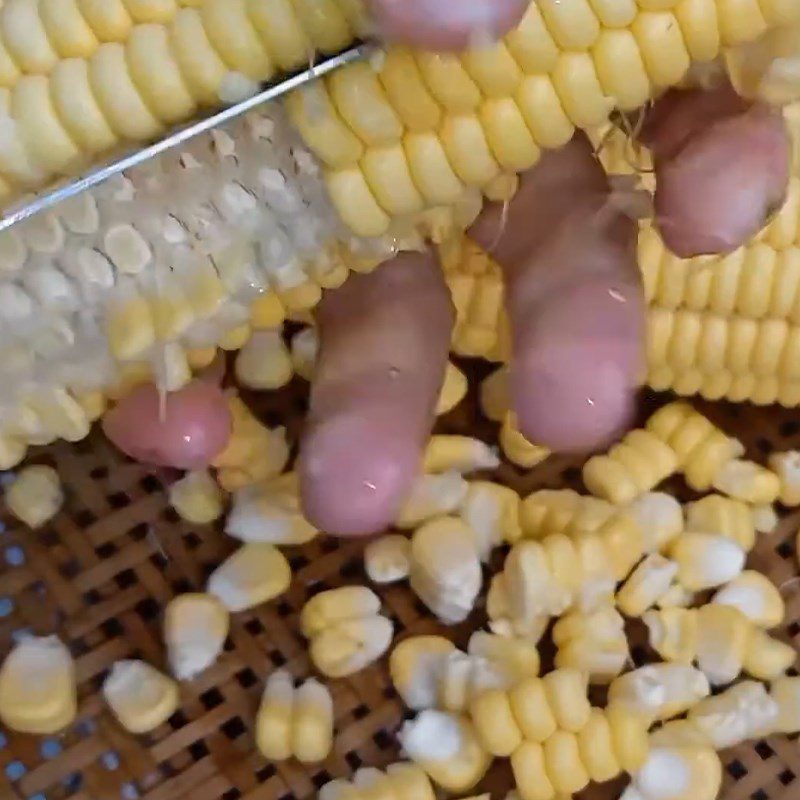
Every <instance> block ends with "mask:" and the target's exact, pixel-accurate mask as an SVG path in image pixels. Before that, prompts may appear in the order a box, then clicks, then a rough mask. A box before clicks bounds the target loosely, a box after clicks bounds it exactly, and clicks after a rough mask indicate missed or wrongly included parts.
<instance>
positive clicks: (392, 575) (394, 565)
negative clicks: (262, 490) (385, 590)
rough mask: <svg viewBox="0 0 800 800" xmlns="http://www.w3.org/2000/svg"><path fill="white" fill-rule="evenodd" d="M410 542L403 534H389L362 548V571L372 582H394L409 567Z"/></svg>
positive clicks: (403, 575) (405, 574)
mask: <svg viewBox="0 0 800 800" xmlns="http://www.w3.org/2000/svg"><path fill="white" fill-rule="evenodd" d="M410 561H411V543H410V542H409V540H408V539H407V538H406V537H405V536H401V535H399V534H394V535H392V534H389V535H386V536H381V537H380V538H379V539H375V540H374V541H372V542H370V543H369V544H368V545H367V546H366V547H365V548H364V571H365V572H366V573H367V577H368V578H369V579H370V580H371V581H372V582H373V583H396V582H397V581H402V580H404V579H405V578H407V577H408V573H409V571H410V569H411V563H410Z"/></svg>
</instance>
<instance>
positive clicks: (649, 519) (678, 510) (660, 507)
mask: <svg viewBox="0 0 800 800" xmlns="http://www.w3.org/2000/svg"><path fill="white" fill-rule="evenodd" d="M626 510H627V512H628V515H629V516H630V517H631V518H632V519H633V520H634V522H635V523H636V524H637V525H638V526H639V528H640V529H641V531H642V534H643V536H644V549H645V552H646V553H655V552H657V551H661V550H663V549H664V548H665V547H667V546H668V545H669V543H670V542H672V541H673V540H674V539H675V538H676V537H677V536H678V535H679V534H680V533H681V532H682V531H683V529H684V519H683V507H682V506H681V504H680V503H679V502H678V501H677V500H676V499H675V498H674V497H672V496H671V495H668V494H665V493H664V492H645V494H643V495H641V496H640V497H637V498H636V500H634V501H633V503H631V504H630V505H629V506H628V507H627V509H626ZM708 530H716V529H715V528H709V529H708Z"/></svg>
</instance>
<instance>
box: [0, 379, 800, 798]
mask: <svg viewBox="0 0 800 800" xmlns="http://www.w3.org/2000/svg"><path fill="white" fill-rule="evenodd" d="M653 402H654V401H653V400H652V399H648V400H646V401H643V412H644V410H645V409H648V410H649V409H650V407H651V406H652V403H653ZM256 410H257V411H258V412H259V414H260V416H261V417H262V419H264V420H265V421H267V422H269V423H271V424H274V423H276V422H278V421H280V422H281V423H282V424H288V427H289V429H290V435H291V437H292V438H293V440H296V435H297V432H298V427H299V422H300V420H301V419H302V415H303V413H304V411H305V388H304V386H302V385H300V384H299V382H298V383H296V384H293V385H292V387H290V388H289V390H288V391H285V392H282V393H280V394H276V395H271V394H270V395H261V396H260V397H259V398H258V400H257V409H256ZM703 410H704V412H706V413H708V414H709V416H712V417H713V418H714V419H715V421H717V422H718V423H719V424H720V425H722V426H723V427H724V429H725V430H727V431H728V432H730V433H732V434H735V435H736V436H739V437H740V438H741V439H742V440H743V441H744V442H745V443H746V445H747V446H748V449H749V451H750V452H749V455H750V456H751V457H754V458H757V459H760V458H763V456H764V455H765V454H766V453H767V452H769V451H770V449H773V448H774V449H787V448H790V447H800V418H798V416H797V413H796V412H790V411H785V410H775V409H755V408H750V407H746V406H738V407H733V406H714V407H703ZM476 427H477V428H479V429H480V432H481V434H485V436H486V438H487V441H490V440H493V439H494V436H495V431H494V430H493V429H491V428H489V427H488V426H487V423H485V422H484V421H479V420H478V417H477V413H476V410H475V402H474V397H470V398H468V400H467V401H465V402H464V403H462V405H461V406H460V407H459V409H457V411H456V412H454V413H453V414H451V415H450V416H448V417H447V418H445V419H444V420H442V421H441V423H440V428H441V430H442V432H449V433H450V432H451V433H470V434H472V435H475V431H476ZM34 460H37V461H41V462H46V463H51V464H53V465H54V466H56V468H57V469H58V472H59V474H60V475H61V477H62V480H63V482H64V487H65V490H66V493H67V502H66V503H65V507H64V509H63V510H62V512H61V513H60V514H59V515H58V516H57V517H56V518H55V519H54V520H53V521H52V522H51V523H50V524H49V525H47V526H46V527H45V528H44V529H43V530H42V531H41V532H38V533H35V534H34V533H31V532H30V531H28V530H24V529H22V528H21V527H20V526H19V525H18V524H16V523H14V521H13V520H11V519H10V518H8V517H6V518H5V524H6V529H5V531H4V532H2V533H0V655H2V654H4V653H5V652H7V650H8V648H9V647H10V646H11V643H12V641H13V638H14V636H15V635H18V634H19V632H20V631H25V630H29V631H32V632H35V633H37V634H40V635H43V634H49V633H57V634H58V635H59V636H61V638H62V639H63V640H64V641H65V642H66V643H68V644H69V646H70V648H71V650H72V653H73V655H74V656H75V657H76V660H77V669H78V679H79V683H80V709H79V716H78V721H77V722H76V723H75V724H74V725H73V726H72V727H71V728H70V729H69V730H68V731H66V732H65V733H64V734H62V735H61V736H60V737H54V738H49V739H41V738H39V737H30V736H19V735H15V734H11V733H10V732H8V731H0V800H29V799H30V798H33V799H34V800H61V798H72V799H73V800H116V799H117V798H121V799H126V800H127V799H130V800H133V799H134V798H137V797H140V798H146V800H180V799H181V798H191V800H238V799H239V798H242V799H243V800H312V798H315V797H316V792H317V790H318V788H319V787H320V786H321V785H322V784H324V783H325V782H326V781H328V780H329V779H330V778H332V777H338V776H342V777H346V776H348V775H350V774H351V773H352V772H353V771H354V770H355V769H357V768H358V767H359V766H361V765H369V766H381V765H384V764H387V763H390V762H391V761H394V760H396V759H397V756H398V753H397V750H396V745H395V737H394V733H395V731H396V729H397V727H398V726H399V724H400V722H401V721H402V718H403V713H404V709H403V707H402V704H401V703H400V701H399V699H398V698H397V696H396V695H395V693H394V691H393V689H392V687H391V683H390V681H389V677H388V673H387V669H386V663H385V659H383V660H382V661H381V663H379V664H378V665H376V666H373V667H371V668H370V669H368V670H365V671H363V672H361V673H358V674H357V675H354V676H352V677H351V678H350V679H348V680H339V681H332V682H329V683H330V685H331V688H332V690H333V694H334V703H335V708H336V729H337V735H336V743H335V752H334V754H333V755H332V756H331V758H330V759H329V760H328V761H327V762H326V763H324V764H322V765H319V766H318V767H316V768H311V769H307V768H303V767H301V766H300V765H298V764H297V763H296V762H292V761H289V762H285V763H281V764H271V763H268V762H266V761H265V760H264V759H263V758H261V757H260V756H259V755H258V754H257V753H256V751H255V746H254V743H253V735H252V726H253V720H254V716H255V712H256V709H257V706H258V701H259V698H260V694H261V691H262V688H263V681H264V679H265V677H266V675H267V674H268V673H269V672H270V671H271V670H272V669H274V668H276V667H279V666H286V667H288V668H289V669H290V670H291V671H292V672H293V674H294V675H295V676H296V677H303V676H306V675H309V674H311V666H310V664H309V662H308V658H307V654H306V643H305V641H304V640H303V638H302V636H301V635H300V633H299V630H298V614H299V611H300V609H301V608H302V606H303V604H304V603H305V601H306V600H307V599H308V597H309V596H310V595H312V594H314V593H316V592H318V591H321V590H323V589H328V588H332V587H334V586H339V585H342V584H352V583H366V576H365V575H364V573H363V568H362V558H361V550H362V547H363V544H362V543H360V542H337V541H335V540H332V539H328V538H325V537H319V538H318V539H317V540H315V541H314V542H312V543H310V544H309V545H307V546H304V547H302V548H293V549H291V551H290V552H288V553H287V554H288V555H289V558H290V562H291V565H292V569H293V572H294V580H293V583H292V586H291V588H290V590H289V591H288V593H287V594H286V595H284V596H282V597H281V598H279V599H278V600H277V601H274V602H272V603H268V604H266V605H264V606H262V607H259V608H257V609H255V610H253V611H249V612H246V613H243V614H239V615H236V616H235V617H234V620H233V622H232V627H231V634H230V637H229V641H228V643H227V645H226V650H225V652H224V654H223V656H222V657H221V658H220V660H219V661H218V662H217V664H215V665H214V666H213V667H212V668H211V669H209V670H208V671H207V672H205V673H204V674H202V675H201V676H200V677H199V678H198V679H196V680H195V681H193V682H191V683H186V684H183V685H182V688H181V691H182V695H181V696H182V705H181V710H180V711H179V712H178V713H177V714H176V715H175V716H173V717H172V718H171V719H170V720H169V722H168V723H167V724H165V725H163V726H162V727H161V728H159V729H158V730H156V731H155V732H154V733H153V734H151V735H148V736H143V737H133V736H131V735H129V734H128V733H126V732H125V731H123V730H122V729H121V728H120V727H119V725H118V724H117V723H116V721H115V720H114V718H113V717H112V716H111V714H110V712H109V711H108V710H107V709H106V708H105V706H104V703H103V701H102V697H101V695H100V691H99V690H100V686H101V683H102V679H103V677H104V675H105V672H106V670H107V669H108V668H109V667H110V666H111V664H112V663H113V662H114V661H115V660H118V659H121V658H131V657H140V658H144V659H145V660H147V661H149V662H150V663H152V664H154V665H156V666H157V667H159V668H165V659H164V648H163V645H162V637H161V612H162V609H163V608H164V606H165V605H166V604H167V602H168V601H169V600H170V598H172V597H173V596H174V595H176V594H178V593H181V592H185V591H190V590H197V589H201V588H202V587H203V586H204V582H205V579H206V577H207V576H208V574H209V573H210V572H211V570H212V569H213V568H214V567H215V566H216V565H217V564H218V563H219V562H220V561H221V560H222V558H223V557H224V556H225V555H226V554H228V553H229V552H230V551H231V550H232V549H233V548H234V542H233V541H231V540H229V539H227V537H225V536H224V535H223V534H222V533H221V530H220V528H219V526H216V527H215V528H213V529H212V528H211V527H198V526H192V525H189V524H187V523H185V522H183V521H182V520H180V519H178V518H177V516H176V515H175V513H174V512H173V511H172V510H171V509H170V508H169V506H168V503H167V498H166V492H165V487H166V486H168V484H169V482H170V481H171V480H172V479H173V478H174V477H176V476H174V475H172V474H169V473H166V472H160V471H152V470H148V469H147V468H144V467H142V466H139V465H137V464H133V463H131V462H128V461H126V460H125V459H124V458H122V457H120V456H119V455H118V454H117V453H116V452H115V451H114V450H113V449H112V448H111V446H110V445H109V444H108V443H107V442H106V441H105V440H104V439H103V437H102V436H101V435H100V434H98V433H94V434H93V435H92V436H91V437H90V438H89V439H87V440H86V441H84V442H81V443H79V444H78V445H66V444H58V445H55V446H53V447H50V448H46V449H43V450H42V451H40V452H39V453H37V454H36V455H35V457H34ZM577 463H578V462H576V461H574V460H570V459H568V458H560V457H553V458H551V459H549V460H548V461H547V462H546V463H545V464H543V465H542V466H541V467H539V468H538V469H536V470H534V471H532V472H527V473H524V472H521V471H517V470H515V469H513V468H512V467H510V466H508V465H505V464H504V465H503V466H502V467H501V468H500V470H498V475H497V476H496V477H497V478H498V479H499V480H501V481H503V482H504V483H506V484H508V485H510V486H512V487H513V488H515V489H517V490H518V491H519V492H520V493H523V494H525V493H527V492H529V491H531V490H533V489H535V488H545V487H549V488H561V487H572V488H580V472H579V470H578V469H577V468H576V464H577ZM673 488H675V490H676V491H678V492H680V489H679V488H678V487H677V484H676V487H673ZM798 524H800V513H796V514H792V515H789V516H787V517H785V519H784V520H783V522H782V524H781V527H780V529H779V531H778V532H776V533H773V534H771V535H764V536H761V538H760V541H759V544H758V546H757V548H756V550H755V552H754V554H753V555H752V556H751V562H750V563H751V564H753V565H754V566H755V568H757V569H759V570H762V571H764V572H765V573H766V574H767V575H768V576H769V577H770V578H771V579H772V580H773V581H774V582H775V583H776V584H777V585H779V586H780V585H784V584H786V585H785V587H784V593H785V596H786V600H787V619H786V622H785V624H784V626H783V628H782V629H781V631H780V634H781V635H783V636H785V637H788V639H791V640H792V641H793V642H794V643H795V645H797V646H800V580H797V581H793V579H794V578H795V577H796V575H797V566H796V560H795V552H794V545H793V540H794V535H795V532H796V530H797V527H798ZM787 582H789V583H787ZM380 594H381V596H382V598H383V600H384V603H385V607H386V609H387V613H388V614H389V615H390V616H391V618H392V619H393V621H394V623H395V628H396V635H397V636H403V635H407V634H414V633H423V632H434V631H436V630H437V628H438V625H437V623H436V622H435V620H434V619H433V618H432V617H431V615H430V614H429V612H427V611H426V610H425V609H424V608H423V607H422V606H421V605H420V603H419V602H418V601H417V600H416V598H415V597H414V596H413V595H412V594H411V592H410V591H409V590H408V588H407V587H406V586H405V585H404V584H399V585H396V586H392V587H387V588H382V589H381V590H380ZM480 613H481V612H480V610H479V611H477V612H476V614H475V619H473V620H471V621H470V623H469V624H468V625H466V626H464V627H462V628H456V629H454V630H450V631H449V632H448V635H451V636H452V637H453V638H454V639H455V640H456V641H457V643H460V644H464V643H465V641H466V638H467V636H468V632H469V630H471V629H472V628H474V627H475V626H476V625H478V624H481V619H480ZM634 657H635V659H636V660H637V661H638V660H639V659H640V658H643V659H646V658H648V655H647V653H644V652H640V651H639V650H638V649H635V650H634ZM650 658H651V660H652V655H651V656H650ZM724 763H725V766H726V784H725V788H724V790H723V793H722V797H723V798H724V800H789V798H792V797H797V796H798V795H800V748H799V747H798V744H797V742H796V741H792V740H791V738H790V739H787V738H786V737H774V738H770V739H768V740H766V741H759V742H755V743H752V744H749V745H744V746H742V747H739V748H736V749H734V750H732V751H729V752H726V753H725V754H724ZM485 788H486V790H493V791H494V792H495V794H493V800H496V799H497V800H502V798H503V797H504V795H505V791H506V790H508V789H509V788H511V785H510V776H509V773H508V771H507V769H506V767H505V766H499V767H498V768H496V769H495V770H493V771H492V773H491V774H490V776H489V778H488V779H487V783H486V786H485ZM618 792H619V785H615V786H604V787H598V788H593V789H591V790H589V791H587V792H586V793H584V794H582V795H581V798H585V800H606V798H609V800H610V798H612V797H613V798H615V797H617V796H618Z"/></svg>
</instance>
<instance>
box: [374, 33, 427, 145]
mask: <svg viewBox="0 0 800 800" xmlns="http://www.w3.org/2000/svg"><path fill="white" fill-rule="evenodd" d="M378 79H379V80H380V82H381V85H382V87H383V90H384V91H385V92H386V96H387V97H388V99H389V102H390V103H391V105H392V107H393V108H394V110H395V112H396V113H397V115H398V116H399V117H400V119H401V120H402V121H403V124H404V125H405V127H406V128H407V129H408V130H410V131H432V130H435V129H436V128H437V127H438V126H439V122H440V121H441V118H442V111H441V109H440V108H439V105H438V104H437V103H436V101H435V100H434V99H433V97H432V96H431V95H430V93H429V92H428V90H427V88H426V87H425V84H424V82H423V80H422V76H421V75H420V72H419V69H418V68H417V65H416V63H415V61H414V56H413V54H412V53H411V52H410V51H409V50H407V49H405V48H402V47H392V48H389V49H388V50H387V51H386V58H385V60H384V62H383V64H382V66H381V69H380V71H379V72H378Z"/></svg>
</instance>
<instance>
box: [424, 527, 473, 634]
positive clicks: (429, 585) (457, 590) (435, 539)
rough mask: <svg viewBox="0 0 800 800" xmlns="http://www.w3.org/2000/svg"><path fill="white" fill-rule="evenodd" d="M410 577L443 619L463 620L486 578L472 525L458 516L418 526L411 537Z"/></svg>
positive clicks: (445, 620) (453, 622)
mask: <svg viewBox="0 0 800 800" xmlns="http://www.w3.org/2000/svg"><path fill="white" fill-rule="evenodd" d="M409 579H410V583H411V588H412V589H413V590H414V592H415V593H416V594H417V596H418V597H419V598H420V600H422V602H423V603H425V605H426V606H428V608H430V610H431V611H432V612H433V613H434V614H435V615H436V616H437V617H438V618H439V619H440V620H441V621H442V622H444V623H446V624H456V623H458V622H463V621H464V620H465V619H466V618H467V617H468V616H469V614H470V612H471V611H472V608H473V606H474V605H475V600H476V599H477V596H478V593H479V592H480V589H481V583H482V580H483V575H482V572H481V562H480V559H479V558H478V552H477V550H476V548H475V540H474V535H473V533H472V531H471V530H470V529H469V527H467V525H465V524H464V523H463V522H462V521H461V520H459V519H455V518H454V517H442V518H440V519H435V520H432V521H431V522H428V523H426V524H425V525H423V526H422V527H421V528H418V529H417V530H416V532H415V533H414V535H413V537H412V539H411V571H410V574H409Z"/></svg>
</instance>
